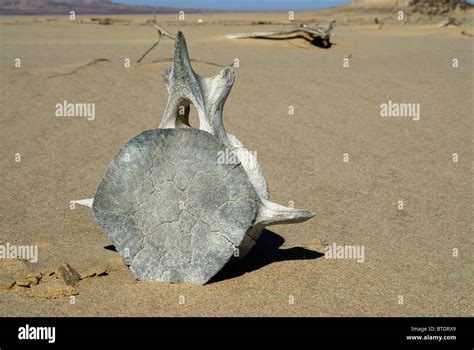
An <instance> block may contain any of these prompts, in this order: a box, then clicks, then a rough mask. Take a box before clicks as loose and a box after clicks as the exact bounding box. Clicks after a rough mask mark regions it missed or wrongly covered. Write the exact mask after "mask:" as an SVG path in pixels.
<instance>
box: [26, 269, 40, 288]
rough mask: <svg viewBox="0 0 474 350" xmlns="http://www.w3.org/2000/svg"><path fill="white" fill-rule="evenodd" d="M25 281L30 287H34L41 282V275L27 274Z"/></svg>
mask: <svg viewBox="0 0 474 350" xmlns="http://www.w3.org/2000/svg"><path fill="white" fill-rule="evenodd" d="M26 280H27V281H30V282H31V283H30V285H32V286H36V285H37V284H38V283H39V281H40V280H41V273H36V272H35V273H29V274H28V275H26Z"/></svg>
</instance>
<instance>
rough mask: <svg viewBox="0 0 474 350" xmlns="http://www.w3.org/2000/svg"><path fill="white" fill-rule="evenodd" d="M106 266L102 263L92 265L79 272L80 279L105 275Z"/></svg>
mask: <svg viewBox="0 0 474 350" xmlns="http://www.w3.org/2000/svg"><path fill="white" fill-rule="evenodd" d="M107 272H108V267H107V266H104V265H99V266H93V267H91V268H89V269H87V270H85V271H83V272H81V279H84V278H88V277H94V276H105V275H107Z"/></svg>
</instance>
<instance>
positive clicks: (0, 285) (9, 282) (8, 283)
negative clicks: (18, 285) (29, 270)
mask: <svg viewBox="0 0 474 350" xmlns="http://www.w3.org/2000/svg"><path fill="white" fill-rule="evenodd" d="M14 284H15V280H14V279H13V278H11V277H10V276H7V275H0V289H11V288H12V287H13V285H14Z"/></svg>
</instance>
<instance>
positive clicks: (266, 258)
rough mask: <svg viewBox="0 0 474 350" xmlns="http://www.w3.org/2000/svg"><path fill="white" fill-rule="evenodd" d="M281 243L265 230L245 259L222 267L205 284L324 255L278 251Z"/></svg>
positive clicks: (300, 251) (291, 249) (311, 251)
mask: <svg viewBox="0 0 474 350" xmlns="http://www.w3.org/2000/svg"><path fill="white" fill-rule="evenodd" d="M283 243H285V239H284V238H283V237H282V236H280V235H278V234H276V233H274V232H272V231H269V230H266V229H265V230H264V231H263V232H262V235H261V236H260V238H259V239H258V241H257V243H255V246H254V247H253V248H252V250H251V251H250V252H249V253H248V255H247V256H246V257H245V258H243V259H242V260H241V261H238V262H235V263H232V264H227V265H226V266H224V268H223V269H222V270H221V271H219V273H218V274H217V275H215V276H214V277H213V278H212V279H211V280H210V281H209V282H208V283H207V284H211V283H216V282H220V281H224V280H227V279H231V278H235V277H239V276H242V275H244V274H245V273H249V272H252V271H255V270H258V269H261V268H262V267H265V266H267V265H270V264H272V263H275V262H279V261H291V260H314V259H318V258H320V257H322V256H324V253H320V252H317V251H313V250H310V249H306V248H303V247H292V248H288V249H280V247H281V246H282V245H283Z"/></svg>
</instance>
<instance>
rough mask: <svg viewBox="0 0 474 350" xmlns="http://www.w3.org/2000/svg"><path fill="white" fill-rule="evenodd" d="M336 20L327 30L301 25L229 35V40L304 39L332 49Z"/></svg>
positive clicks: (332, 21)
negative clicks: (332, 35)
mask: <svg viewBox="0 0 474 350" xmlns="http://www.w3.org/2000/svg"><path fill="white" fill-rule="evenodd" d="M334 22H335V21H334V20H331V21H330V22H329V24H328V27H327V28H322V27H317V28H310V27H308V25H307V24H300V25H299V26H297V27H291V28H287V29H282V30H273V31H267V32H251V33H233V34H228V35H227V38H229V39H242V38H259V39H283V40H284V39H293V38H303V39H306V40H308V41H309V42H311V43H312V44H314V45H316V46H323V47H330V46H331V43H330V37H331V32H332V30H333V28H334Z"/></svg>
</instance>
